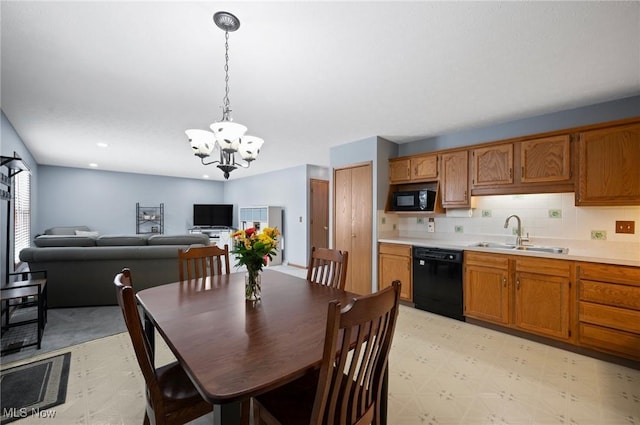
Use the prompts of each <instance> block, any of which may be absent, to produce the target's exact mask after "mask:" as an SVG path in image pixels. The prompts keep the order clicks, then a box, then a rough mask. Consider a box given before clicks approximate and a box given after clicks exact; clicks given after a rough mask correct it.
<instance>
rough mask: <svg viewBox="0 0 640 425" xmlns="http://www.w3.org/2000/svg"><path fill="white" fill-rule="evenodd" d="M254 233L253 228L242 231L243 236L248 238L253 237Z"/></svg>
mask: <svg viewBox="0 0 640 425" xmlns="http://www.w3.org/2000/svg"><path fill="white" fill-rule="evenodd" d="M255 232H256V229H255V228H253V227H249V228H248V229H246V230H245V231H244V234H245V235H246V236H247V237H248V238H250V237H251V235H253V234H254V233H255Z"/></svg>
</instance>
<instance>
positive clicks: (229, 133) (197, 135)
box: [185, 12, 264, 179]
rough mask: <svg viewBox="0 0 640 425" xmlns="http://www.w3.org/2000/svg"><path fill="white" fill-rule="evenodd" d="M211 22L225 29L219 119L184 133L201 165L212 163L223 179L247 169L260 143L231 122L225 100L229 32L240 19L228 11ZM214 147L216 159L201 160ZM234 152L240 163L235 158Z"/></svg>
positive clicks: (237, 25) (243, 127)
mask: <svg viewBox="0 0 640 425" xmlns="http://www.w3.org/2000/svg"><path fill="white" fill-rule="evenodd" d="M213 21H214V22H215V23H216V25H217V26H218V27H219V28H220V29H222V30H224V32H225V66H224V70H225V95H224V98H223V107H222V119H221V120H220V121H216V122H214V123H213V124H211V126H210V128H211V131H207V130H198V129H190V130H186V131H185V133H186V134H187V137H188V138H189V142H190V143H191V149H192V150H193V154H194V155H195V156H197V157H199V158H200V161H201V162H202V164H204V165H216V166H217V167H218V168H219V169H220V170H222V172H223V173H224V178H225V179H228V178H229V173H230V172H231V171H233V170H235V169H236V168H238V167H242V168H248V167H249V165H250V164H251V162H252V161H253V160H255V159H256V158H257V157H258V154H259V153H260V148H261V147H262V144H263V143H264V140H262V139H261V138H259V137H255V136H249V135H246V134H245V133H246V132H247V127H245V126H244V125H242V124H238V123H235V122H233V120H232V118H231V107H230V106H231V105H230V102H229V31H235V30H237V29H238V28H239V27H240V21H239V20H238V18H236V17H235V16H234V15H232V14H231V13H228V12H216V13H215V14H214V15H213ZM215 149H218V150H219V154H220V155H219V158H218V159H214V160H213V161H210V162H205V159H206V158H208V157H210V156H211V154H212V153H213V151H214V150H215ZM236 153H239V155H240V158H242V160H243V161H244V162H237V161H236Z"/></svg>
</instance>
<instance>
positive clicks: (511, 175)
mask: <svg viewBox="0 0 640 425" xmlns="http://www.w3.org/2000/svg"><path fill="white" fill-rule="evenodd" d="M509 178H510V179H512V178H513V168H509Z"/></svg>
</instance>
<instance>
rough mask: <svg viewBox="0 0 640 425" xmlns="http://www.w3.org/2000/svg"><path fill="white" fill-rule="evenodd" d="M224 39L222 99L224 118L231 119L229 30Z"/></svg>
mask: <svg viewBox="0 0 640 425" xmlns="http://www.w3.org/2000/svg"><path fill="white" fill-rule="evenodd" d="M224 40H225V41H224V98H223V99H222V102H223V104H224V108H223V111H222V119H223V120H225V121H231V118H230V117H229V113H230V112H231V109H229V106H230V102H229V31H225V32H224Z"/></svg>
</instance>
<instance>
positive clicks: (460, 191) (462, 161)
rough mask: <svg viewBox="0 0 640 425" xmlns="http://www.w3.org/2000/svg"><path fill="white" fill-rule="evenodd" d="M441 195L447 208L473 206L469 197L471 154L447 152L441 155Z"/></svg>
mask: <svg viewBox="0 0 640 425" xmlns="http://www.w3.org/2000/svg"><path fill="white" fill-rule="evenodd" d="M440 163H441V168H442V170H441V176H440V193H441V194H442V195H441V199H442V206H443V207H445V208H464V207H470V206H471V197H470V196H469V152H468V151H466V150H465V151H457V152H447V153H443V154H441V155H440Z"/></svg>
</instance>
